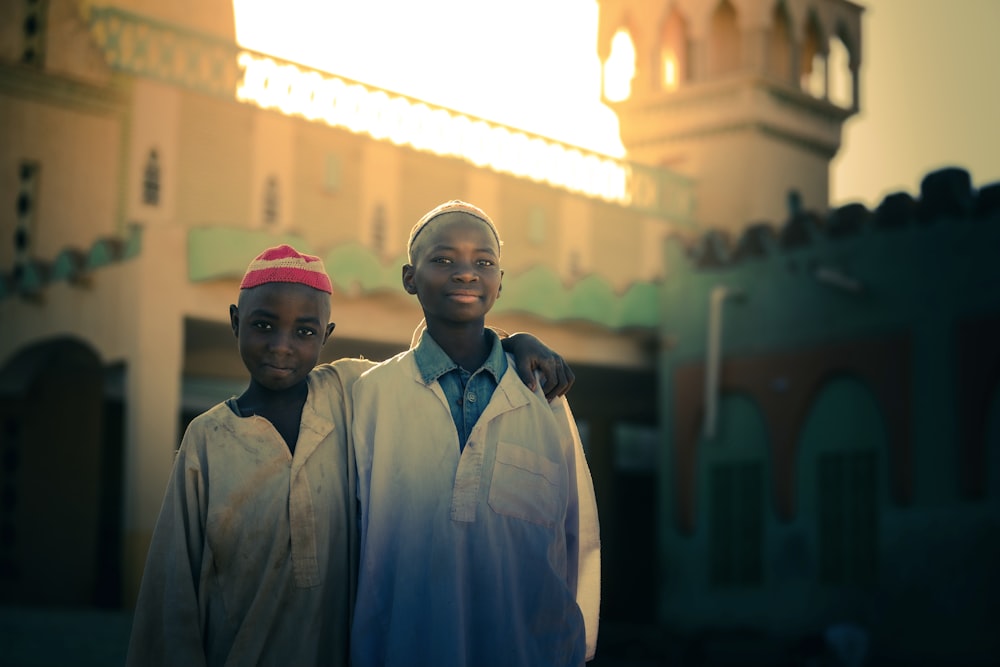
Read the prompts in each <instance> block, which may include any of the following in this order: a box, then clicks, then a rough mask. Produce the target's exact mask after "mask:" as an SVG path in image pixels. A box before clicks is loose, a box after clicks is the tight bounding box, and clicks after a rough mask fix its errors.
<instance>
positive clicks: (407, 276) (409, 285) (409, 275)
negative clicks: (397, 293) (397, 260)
mask: <svg viewBox="0 0 1000 667" xmlns="http://www.w3.org/2000/svg"><path fill="white" fill-rule="evenodd" d="M415 270H416V269H414V268H413V265H412V264H404V265H403V289H405V290H406V293H407V294H416V293H417V284H416V283H415V282H414V281H413V273H414V271H415Z"/></svg>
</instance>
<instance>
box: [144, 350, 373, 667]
mask: <svg viewBox="0 0 1000 667" xmlns="http://www.w3.org/2000/svg"><path fill="white" fill-rule="evenodd" d="M372 365H373V364H372V363H371V362H366V361H361V360H340V361H337V362H335V363H333V364H330V365H324V366H319V367H317V368H316V369H315V370H313V371H312V373H310V375H309V378H308V382H309V396H308V398H307V400H306V404H305V407H304V408H303V411H302V423H301V427H300V431H299V438H298V442H297V444H296V447H295V455H294V456H293V455H292V454H291V453H290V452H289V450H288V447H287V446H286V445H285V442H284V440H283V439H282V438H281V436H280V435H279V434H278V432H277V431H276V430H275V429H274V427H273V426H272V425H271V423H270V422H269V421H267V420H266V419H263V418H261V417H246V418H243V417H239V416H238V415H237V414H236V413H235V412H234V411H233V409H232V408H231V407H230V406H229V404H228V403H223V404H220V405H217V406H215V407H214V408H212V409H211V410H209V411H208V412H206V413H205V414H203V415H200V416H199V417H197V418H196V419H195V420H194V421H192V422H191V425H190V426H189V427H188V429H187V432H186V433H185V435H184V439H183V442H182V443H181V447H180V451H179V452H178V454H177V460H176V462H175V465H174V469H173V472H172V474H171V478H170V483H169V485H168V487H167V491H166V496H165V498H164V500H163V506H162V508H161V510H160V516H159V519H158V520H157V523H156V527H155V530H154V532H153V539H152V543H151V544H150V549H149V556H148V558H147V561H146V568H145V571H144V573H143V578H142V585H141V588H140V592H139V599H138V603H137V606H136V611H135V617H134V621H133V628H132V637H131V642H130V645H129V656H128V665H135V666H136V667H138V666H140V665H141V666H143V667H149V666H155V665H184V666H185V667H190V666H192V665H282V666H284V665H297V666H298V665H302V666H305V665H346V664H347V661H348V653H349V650H348V641H347V638H348V633H349V627H350V616H351V607H352V604H353V597H354V596H353V594H354V582H355V579H356V572H357V569H356V568H357V556H356V553H357V536H356V533H357V529H356V520H355V512H354V502H353V500H354V497H355V493H356V492H355V481H354V479H355V478H354V474H353V472H354V462H353V453H352V450H351V447H350V446H349V440H348V437H349V433H350V423H349V418H350V409H349V401H350V395H351V387H352V385H353V383H354V380H355V379H357V377H358V376H359V375H360V374H361V373H362V372H363V371H365V370H367V369H368V368H370V367H371V366H372Z"/></svg>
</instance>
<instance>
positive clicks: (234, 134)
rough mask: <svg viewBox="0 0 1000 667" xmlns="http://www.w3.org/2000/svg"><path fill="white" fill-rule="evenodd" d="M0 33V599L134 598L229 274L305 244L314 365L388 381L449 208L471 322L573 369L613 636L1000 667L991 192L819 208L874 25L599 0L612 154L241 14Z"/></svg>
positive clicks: (10, 13) (12, 26) (44, 16)
mask: <svg viewBox="0 0 1000 667" xmlns="http://www.w3.org/2000/svg"><path fill="white" fill-rule="evenodd" d="M0 12H2V13H3V15H4V16H6V17H13V20H7V21H5V22H4V23H3V24H2V25H0V139H2V140H0V323H2V324H0V438H2V440H0V447H2V450H0V454H2V467H0V483H2V488H0V494H2V496H0V604H4V605H26V606H32V607H41V608H53V609H56V608H66V607H80V608H92V607H98V608H111V609H125V610H128V609H129V608H130V606H131V605H132V604H133V602H134V599H135V595H136V592H137V586H138V582H139V578H140V576H141V571H142V566H143V562H144V559H145V555H146V550H147V547H148V543H149V538H150V534H151V531H152V528H153V523H154V522H155V519H156V516H157V512H158V510H159V506H160V501H161V498H162V494H163V489H164V488H165V485H166V481H167V477H168V475H169V472H170V467H171V464H172V461H173V455H174V451H175V449H176V447H177V445H178V444H179V441H180V437H181V434H182V433H183V430H184V427H185V426H186V424H187V422H189V421H190V419H192V418H193V417H194V416H195V415H196V414H198V413H199V412H201V411H204V410H205V409H207V408H209V407H210V406H212V405H214V404H215V403H217V402H219V401H220V400H224V399H225V398H227V397H229V396H231V395H234V394H238V393H240V392H241V391H242V389H243V388H244V386H245V383H246V377H245V370H244V369H243V367H242V364H241V363H240V360H239V356H238V354H237V352H236V347H235V340H234V338H233V336H232V332H231V330H230V327H229V321H228V305H229V304H230V303H232V302H234V301H235V298H236V294H237V290H238V282H239V279H240V277H241V276H242V274H243V271H244V270H245V267H246V265H247V263H248V261H249V260H250V258H252V257H253V256H255V255H256V254H257V253H258V252H260V250H262V249H263V248H265V247H267V246H270V245H275V244H277V243H282V242H288V243H292V244H293V245H295V246H296V247H297V248H299V249H301V250H304V251H307V252H311V253H313V254H317V255H320V256H322V257H323V258H324V261H325V263H326V266H327V268H328V270H329V271H330V273H331V277H332V278H333V281H334V285H335V294H334V301H333V303H334V305H333V319H334V321H336V323H337V330H336V332H335V335H334V337H333V338H332V339H331V342H330V343H329V344H328V345H327V347H326V349H325V351H324V359H326V360H332V359H336V358H340V357H344V356H356V355H364V356H366V357H368V358H373V359H383V358H386V357H387V356H390V355H391V354H394V353H395V352H397V351H399V350H401V349H404V348H405V347H406V346H407V345H408V344H409V340H410V334H411V332H412V330H413V328H414V326H415V325H416V324H417V322H418V321H419V319H420V311H419V307H418V305H417V303H416V302H415V300H414V299H412V298H411V297H409V296H408V295H406V294H405V293H404V292H403V291H402V289H401V285H400V278H399V276H400V266H401V265H402V263H403V261H404V260H403V258H404V256H405V239H406V235H407V232H408V230H409V228H410V226H411V225H412V223H413V222H414V221H415V220H417V219H418V218H419V217H420V215H422V214H423V213H424V212H425V211H426V210H428V209H430V208H431V207H433V206H434V205H436V204H437V203H440V202H441V201H444V200H447V199H452V198H461V199H465V200H468V201H472V202H474V203H476V204H477V205H479V206H481V207H483V208H484V209H485V210H486V211H488V212H489V213H490V214H491V215H492V216H493V218H494V219H495V220H496V221H497V223H498V226H499V228H500V231H501V234H502V236H503V238H504V241H505V248H504V269H505V271H506V273H505V278H504V292H503V296H502V298H501V299H500V300H499V301H498V302H497V305H496V307H495V308H494V310H493V313H492V317H491V323H492V324H494V325H496V326H499V327H501V328H503V329H506V330H508V331H531V332H533V333H535V334H536V335H538V336H539V337H540V338H542V339H543V340H544V341H545V342H547V343H548V344H549V345H550V346H552V347H553V348H555V349H556V350H558V351H559V352H560V353H561V354H563V355H564V356H565V357H566V358H567V359H568V360H569V361H570V363H571V364H572V366H573V369H574V371H575V372H576V375H577V384H576V386H575V387H574V389H573V391H572V393H571V396H570V398H571V402H572V405H573V408H574V411H575V414H576V416H577V418H578V420H579V421H580V426H581V431H582V433H583V435H584V437H585V446H586V448H587V454H588V459H589V461H590V465H591V469H592V472H593V476H594V481H595V486H596V490H597V494H598V502H599V506H600V514H601V524H602V537H603V544H604V604H603V619H604V622H605V623H606V624H607V625H608V627H614V626H618V627H631V626H635V627H640V626H641V627H653V628H655V629H656V631H657V632H658V633H659V634H660V635H662V636H670V637H673V638H675V640H676V641H675V642H674V645H675V646H676V647H679V648H677V651H678V656H679V657H678V659H679V660H682V661H685V662H682V664H724V663H727V661H728V663H729V664H767V665H776V664H804V662H803V661H805V660H809V659H812V658H814V657H817V656H818V655H819V653H821V652H822V651H821V649H820V648H817V646H816V642H817V641H819V642H820V643H822V642H821V639H818V638H821V637H822V634H823V632H824V631H825V630H826V629H827V628H829V627H831V626H837V625H840V624H849V625H851V626H854V627H858V628H861V629H863V631H864V632H865V633H866V635H867V637H868V642H869V654H870V655H871V656H872V659H873V660H875V659H877V660H878V661H879V662H878V663H877V664H908V665H915V664H928V665H930V664H949V665H962V664H965V665H986V664H993V663H992V661H993V660H994V659H995V656H996V655H998V654H1000V638H998V636H997V634H996V632H995V628H997V627H1000V601H998V599H1000V596H998V593H1000V571H998V569H997V567H996V565H995V564H996V563H997V562H1000V347H998V345H997V341H998V340H1000V271H998V270H997V268H996V266H997V265H996V262H995V259H994V255H995V253H996V249H997V248H998V247H1000V184H994V185H987V186H983V187H980V188H978V189H977V188H973V186H972V184H971V179H970V177H969V175H968V174H967V173H965V172H964V171H962V170H960V169H947V170H942V171H939V172H935V173H932V174H929V175H928V176H927V177H926V179H925V180H924V183H923V186H922V188H921V191H920V192H919V193H915V194H910V193H903V192H901V193H896V194H892V195H890V196H888V197H886V198H885V199H884V200H883V201H882V202H881V204H880V205H879V206H878V207H877V208H876V209H875V210H869V209H868V208H866V207H865V206H863V205H860V204H855V205H849V206H842V207H837V208H830V206H829V203H828V200H829V164H830V161H831V159H832V158H833V157H834V156H835V155H836V153H837V151H838V149H839V148H840V143H841V130H842V124H843V123H844V121H845V120H846V119H847V118H849V117H850V116H851V115H852V114H854V113H856V112H857V111H858V110H859V108H860V105H861V103H862V102H863V101H862V100H859V84H858V81H859V72H860V66H861V62H862V60H861V56H862V54H861V30H862V13H863V10H862V7H861V6H859V5H857V4H855V3H852V2H848V1H847V0H721V1H720V0H673V1H669V0H664V1H663V2H656V3H651V2H648V1H647V0H601V2H600V20H599V28H598V44H597V52H598V54H599V56H600V60H601V62H602V63H603V64H604V67H605V74H606V76H605V85H604V91H603V99H604V100H605V101H606V102H607V103H608V104H609V105H610V106H611V107H612V108H613V109H614V110H615V112H616V113H617V114H618V117H619V120H620V127H621V138H622V142H623V144H624V146H625V148H626V150H627V155H626V157H625V158H624V159H618V158H613V157H609V156H606V155H602V154H598V153H594V152H591V151H588V150H585V149H581V148H578V147H575V146H571V145H567V144H564V143H561V142H558V141H554V140H551V139H547V138H544V137H541V136H537V135H533V134H531V133H528V132H524V131H521V130H518V129H515V128H510V127H505V126H503V125H500V124H497V123H494V122H492V121H487V120H483V119H480V118H476V117H473V116H470V115H467V114H463V113H460V112H457V111H454V110H451V109H446V108H441V107H437V106H435V105H433V104H430V103H427V102H425V101H421V100H418V99H414V98H411V97H407V96H404V95H399V94H396V93H393V92H391V91H386V90H381V89H379V88H377V87H374V86H371V85H368V84H366V83H364V82H358V81H353V80H350V79H348V78H345V77H342V76H339V75H338V74H337V73H335V72H333V73H331V72H321V71H316V70H313V69H311V68H309V67H307V66H304V65H300V64H296V63H291V62H287V61H283V60H281V59H280V58H277V57H274V56H271V55H266V54H262V53H257V52H254V51H252V50H249V49H245V48H241V47H240V46H238V45H237V43H236V40H235V34H234V16H233V7H232V3H231V1H227V0H200V1H196V0H177V1H175V2H170V3H163V2H156V1H155V0H107V1H104V2H90V1H82V0H76V1H74V0H30V1H28V0H0ZM616 74H617V76H615V75H616ZM4 202H6V204H4ZM636 650H644V651H647V652H649V653H650V655H653V656H654V659H655V657H656V656H655V655H654V654H655V652H656V651H657V650H659V649H655V648H649V647H646V648H637V649H636ZM599 653H600V650H599ZM661 657H662V656H661ZM796 661H799V662H798V663H797V662H796Z"/></svg>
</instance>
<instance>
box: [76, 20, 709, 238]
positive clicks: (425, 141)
mask: <svg viewBox="0 0 1000 667" xmlns="http://www.w3.org/2000/svg"><path fill="white" fill-rule="evenodd" d="M90 24H91V31H92V33H93V35H94V38H95V40H96V42H97V44H98V45H99V47H100V48H101V49H102V50H103V52H104V56H105V59H106V60H107V62H108V64H109V65H110V66H111V67H113V68H114V69H116V70H118V71H122V72H127V73H129V74H133V75H136V76H141V77H145V78H150V79H156V80H159V81H163V82H165V83H169V84H172V85H176V86H181V87H184V88H187V89H190V90H195V91H198V92H201V93H206V94H210V95H215V96H219V97H223V98H226V99H230V100H235V101H238V102H242V103H245V104H253V105H256V106H258V107H261V108H264V109H273V110H275V111H278V112H280V113H283V114H286V115H289V116H299V117H302V118H305V119H306V120H309V121H312V122H320V123H325V124H327V125H330V126H332V127H337V128H341V129H345V130H348V131H350V132H355V133H358V134H367V135H369V136H371V137H372V138H374V139H376V140H383V141H389V142H392V143H393V144H396V145H400V146H409V147H411V148H414V149H416V150H421V151H427V152H431V153H434V154H436V155H442V156H450V157H457V158H460V159H463V160H465V161H467V162H469V163H470V164H473V165H475V166H477V167H484V168H490V169H493V170H495V171H497V172H500V173H506V174H512V175H514V176H517V177H521V178H528V179H531V180H533V181H537V182H540V183H546V184H548V185H550V186H552V187H557V188H561V189H565V190H568V191H571V192H576V193H580V194H584V195H587V196H590V197H597V198H600V199H603V200H605V201H609V202H614V203H617V204H619V205H622V206H625V207H628V208H631V209H635V210H639V211H641V212H643V213H646V214H649V215H653V216H656V217H659V218H664V219H667V220H669V221H670V222H672V223H674V224H680V225H690V224H692V222H693V214H694V210H693V209H694V198H693V197H694V195H693V187H692V184H691V182H690V181H689V180H688V179H687V178H685V177H683V176H681V175H679V174H676V173H674V172H671V171H668V170H666V169H660V168H656V167H651V166H647V165H641V164H637V163H634V162H629V161H626V160H619V159H617V158H614V157H610V156H607V155H603V154H600V153H596V152H593V151H588V150H586V149H583V148H580V147H577V146H572V145H570V144H566V143H563V142H560V141H556V140H553V139H549V138H547V137H542V136H540V135H537V134H532V133H530V132H526V131H524V130H519V129H516V128H512V127H508V126H505V125H501V124H499V123H494V122H492V121H488V120H485V119H482V118H477V117H475V116H471V115H468V114H464V113H461V112H458V111H455V110H452V109H447V108H445V107H440V106H436V105H433V104H430V103H428V102H424V101H422V100H418V99H416V98H413V97H409V96H406V95H401V94H398V93H394V92H391V91H387V90H383V89H380V88H376V87H374V86H370V85H368V84H365V83H361V82H358V81H353V80H351V79H348V78H346V77H341V76H338V75H335V74H330V73H328V72H322V71H319V70H316V69H312V68H310V67H307V66H305V65H301V64H298V63H294V62H290V61H287V60H282V59H281V58H276V57H274V56H270V55H266V54H263V53H258V52H254V51H251V50H249V49H244V48H241V47H240V46H239V45H237V44H235V43H231V42H227V41H225V40H221V39H219V38H217V37H212V36H209V35H204V34H200V33H196V32H193V31H190V30H187V29H185V28H182V27H178V26H175V25H170V24H167V23H163V22H160V21H157V20H154V19H150V18H147V17H143V16H139V15H136V14H132V13H129V12H126V11H123V10H120V9H117V8H107V7H105V8H93V9H92V10H91V14H90Z"/></svg>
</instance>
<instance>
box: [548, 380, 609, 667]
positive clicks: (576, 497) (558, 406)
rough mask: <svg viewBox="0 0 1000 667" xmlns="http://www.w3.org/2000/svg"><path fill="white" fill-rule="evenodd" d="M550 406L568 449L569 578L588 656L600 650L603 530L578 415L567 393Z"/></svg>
mask: <svg viewBox="0 0 1000 667" xmlns="http://www.w3.org/2000/svg"><path fill="white" fill-rule="evenodd" d="M549 407H550V408H551V410H552V414H553V416H555V418H556V422H557V423H558V425H559V429H560V432H561V433H562V437H563V440H564V447H565V448H566V450H567V465H568V467H569V471H570V493H569V508H568V511H567V513H566V546H567V549H568V551H569V553H568V554H567V555H568V564H569V578H570V583H571V584H572V585H575V588H576V602H577V605H578V606H579V607H580V611H581V612H582V613H583V620H584V627H585V630H586V637H587V660H591V659H592V658H593V657H594V654H595V653H596V650H597V629H598V622H599V617H600V607H601V534H600V525H599V522H598V518H597V498H596V496H595V494H594V482H593V480H592V479H591V476H590V466H588V465H587V458H586V455H585V454H584V451H583V442H582V441H581V439H580V432H579V430H578V429H577V426H576V419H575V418H574V417H573V412H572V411H571V410H570V408H569V403H568V402H567V401H566V398H565V397H562V396H560V397H558V398H556V399H554V400H553V401H552V402H551V403H550V404H549Z"/></svg>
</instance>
